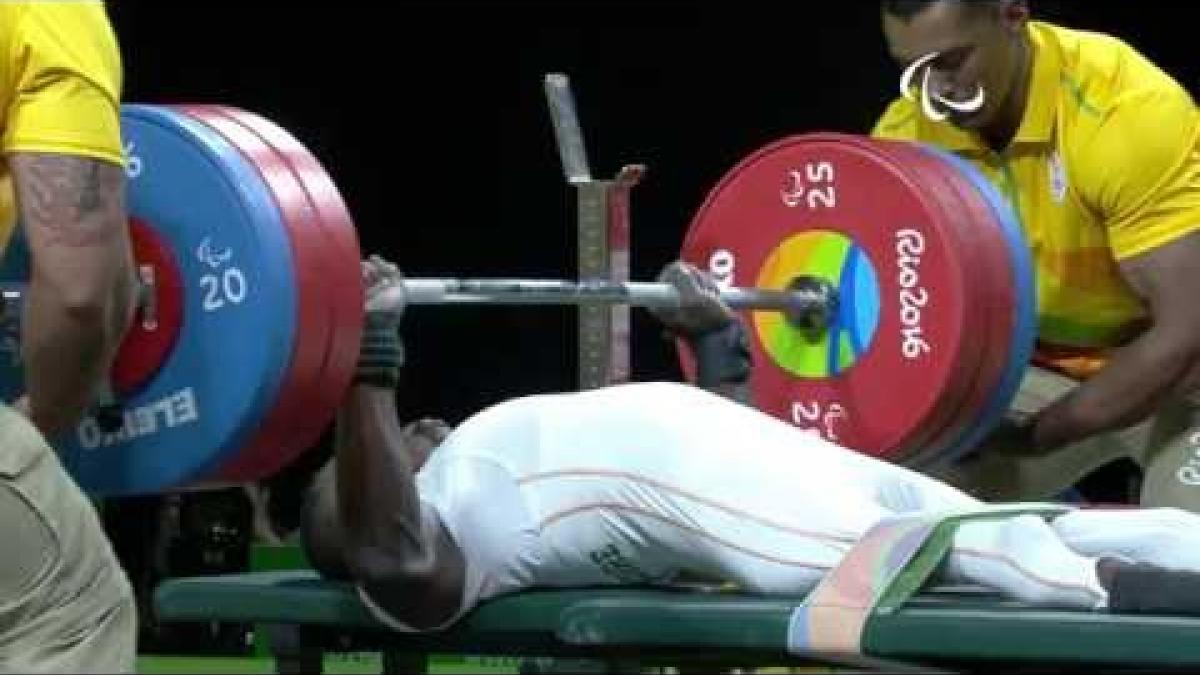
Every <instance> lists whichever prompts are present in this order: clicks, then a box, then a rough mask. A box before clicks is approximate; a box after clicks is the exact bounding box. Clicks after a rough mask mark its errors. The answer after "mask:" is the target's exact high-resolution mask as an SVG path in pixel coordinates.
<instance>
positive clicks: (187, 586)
mask: <svg viewBox="0 0 1200 675" xmlns="http://www.w3.org/2000/svg"><path fill="white" fill-rule="evenodd" d="M797 603H798V600H788V599H775V598H772V599H765V598H755V597H752V596H746V595H738V594H732V593H715V592H691V591H673V590H641V589H610V588H605V589H583V590H564V591H556V590H538V591H530V592H525V593H521V594H519V595H513V596H508V597H501V598H496V599H493V600H492V601H490V602H488V603H485V604H484V605H482V606H480V607H479V608H478V609H476V610H475V611H474V612H472V613H471V614H470V615H468V616H467V617H466V618H464V619H463V621H462V622H460V623H459V624H458V625H457V626H456V627H455V628H454V629H453V630H451V631H447V632H446V633H443V634H441V635H438V636H413V635H403V634H399V633H394V634H389V635H388V637H387V639H388V640H392V639H394V640H395V641H396V643H397V644H398V645H404V646H408V647H409V648H412V647H417V646H419V645H420V644H421V643H422V642H429V644H431V645H437V646H439V647H447V646H451V647H453V646H460V647H468V648H469V647H470V646H472V645H475V644H492V645H496V644H501V645H502V644H506V643H507V642H512V641H517V640H522V641H534V642H540V643H544V644H550V643H555V642H557V643H559V644H567V645H575V646H596V647H613V646H623V647H642V646H644V647H646V648H649V649H656V648H667V647H670V648H679V649H681V650H682V651H684V652H685V653H686V652H687V651H688V650H689V649H690V648H695V649H697V650H709V651H731V652H733V651H749V652H765V653H768V654H776V655H785V654H786V649H787V631H788V624H789V620H790V618H791V615H792V610H793V609H794V607H795V606H796V604H797ZM155 605H156V609H157V613H158V618H159V620H160V621H164V622H180V621H211V620H220V621H230V622H248V623H276V624H297V625H305V626H328V627H336V628H339V629H342V630H348V631H354V630H365V631H380V630H383V627H382V626H381V624H379V623H378V622H376V621H375V619H374V618H373V617H372V616H371V615H370V614H369V613H368V611H367V610H366V609H365V608H364V607H363V605H362V604H361V603H360V602H359V599H358V597H357V595H355V593H354V592H353V590H352V588H351V587H350V586H349V585H347V584H340V583H330V582H326V581H322V580H320V579H318V578H317V576H316V575H315V574H314V573H313V572H311V571H308V570H291V571H272V572H257V573H250V574H242V575H228V576H214V577H197V578H182V579H172V580H168V581H166V582H164V583H163V584H162V585H161V586H160V587H159V588H158V590H157V593H156V598H155ZM866 646H867V652H868V654H869V655H870V656H872V657H878V658H884V659H891V660H896V661H925V662H956V661H993V660H994V661H1012V662H1026V663H1029V662H1033V663H1047V662H1049V663H1053V662H1068V663H1077V664H1099V665H1122V664H1127V665H1141V666H1160V667H1162V666H1187V665H1192V666H1200V619H1196V618H1182V617H1157V616H1151V617H1147V616H1140V617H1134V616H1117V615H1111V614H1105V613H1100V612H1096V613H1090V612H1073V611H1049V610H1041V609H1029V608H1027V607H1022V606H1020V605H1018V604H1016V603H1012V602H1007V601H1004V600H1001V599H999V598H997V597H995V596H992V595H988V594H985V593H981V592H957V593H956V592H947V593H935V594H927V595H921V596H918V597H916V598H914V599H913V600H911V601H910V602H909V603H908V604H907V605H905V606H904V607H903V608H901V609H899V610H898V611H896V612H893V613H890V614H886V615H877V616H874V617H872V619H871V621H870V624H869V626H868V629H867V637H866Z"/></svg>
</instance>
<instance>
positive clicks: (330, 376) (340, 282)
mask: <svg viewBox="0 0 1200 675" xmlns="http://www.w3.org/2000/svg"><path fill="white" fill-rule="evenodd" d="M200 109H203V110H204V111H206V112H211V113H212V114H215V115H221V116H222V117H224V118H226V119H228V120H231V121H235V122H237V123H238V124H239V125H241V126H242V127H244V128H245V129H248V130H250V131H252V132H253V133H254V134H256V135H257V136H258V138H259V139H260V140H261V141H262V142H264V143H265V144H267V145H268V146H270V147H271V148H272V149H273V150H274V151H275V152H276V153H277V154H278V155H279V156H280V157H281V158H282V159H283V160H284V162H285V163H286V164H287V165H288V166H289V167H290V169H291V171H292V174H293V175H294V176H295V177H296V179H297V180H298V181H299V182H300V185H301V186H302V187H303V188H304V190H305V192H306V193H307V194H308V196H309V203H310V204H311V206H312V208H313V209H314V210H315V213H316V215H317V216H318V224H319V225H320V227H321V229H322V230H323V232H324V234H325V239H324V242H325V248H324V249H323V251H322V254H323V259H324V261H325V275H324V278H323V280H322V283H323V284H324V286H325V287H326V290H327V291H328V292H329V294H330V302H331V306H332V309H333V315H332V321H333V323H332V329H333V330H332V332H331V333H330V334H329V342H328V346H327V349H326V359H325V366H324V368H323V369H322V370H321V373H320V377H319V383H320V385H319V394H320V398H319V400H318V401H316V402H315V404H314V405H313V406H312V407H311V408H309V409H306V410H305V411H304V412H303V417H299V418H295V419H293V420H292V424H293V427H294V428H293V433H294V438H293V441H294V442H296V443H299V444H300V445H301V446H302V447H307V446H308V445H311V444H312V443H313V442H315V441H316V439H317V438H318V437H319V435H320V434H321V432H322V431H323V430H324V429H325V428H326V427H327V426H328V424H329V423H330V422H331V421H332V419H333V416H334V414H335V413H336V411H337V407H338V406H339V405H340V404H341V402H342V400H343V398H344V396H345V394H346V391H347V389H348V388H349V386H350V380H351V378H352V377H353V375H354V367H355V364H356V363H357V362H358V352H359V345H360V343H361V340H362V320H363V301H364V298H363V288H362V276H361V267H360V263H361V260H362V254H361V252H360V249H359V245H358V231H357V230H356V229H355V227H354V219H353V217H352V216H351V215H350V210H349V209H348V208H347V207H346V203H345V201H344V200H343V199H342V196H341V194H340V193H339V192H338V189H337V186H336V185H335V184H334V182H333V179H332V178H331V177H330V175H329V174H328V173H327V172H326V171H325V169H324V167H322V166H321V164H320V162H318V161H317V159H316V158H315V157H314V156H313V155H312V153H310V152H309V151H308V149H307V148H305V147H304V146H303V145H302V144H301V143H300V142H299V141H298V140H296V139H295V138H294V137H293V136H292V135H291V134H289V133H288V132H287V131H285V130H284V129H283V128H281V127H279V126H277V125H276V124H274V123H273V122H271V121H269V120H267V119H265V118H263V117H261V116H259V115H256V114H254V113H250V112H247V111H245V110H240V109H237V108H232V107H228V106H202V107H201V108H200ZM220 476H221V478H223V479H227V480H235V479H241V480H246V479H251V478H254V477H258V476H255V471H254V467H238V466H230V467H226V468H225V469H224V470H222V471H221V472H220Z"/></svg>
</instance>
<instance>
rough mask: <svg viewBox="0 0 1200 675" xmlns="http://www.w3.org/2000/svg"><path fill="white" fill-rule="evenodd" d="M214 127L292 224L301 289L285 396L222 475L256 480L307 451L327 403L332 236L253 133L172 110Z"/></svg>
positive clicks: (201, 112)
mask: <svg viewBox="0 0 1200 675" xmlns="http://www.w3.org/2000/svg"><path fill="white" fill-rule="evenodd" d="M173 107H174V109H175V110H177V111H179V112H182V113H184V114H186V115H188V116H189V117H191V118H192V119H195V120H197V121H199V122H201V123H202V124H204V125H206V126H208V127H209V128H211V129H213V130H214V131H216V132H217V133H219V134H220V135H221V136H222V137H224V138H225V139H226V140H227V141H229V143H230V144H232V145H233V146H234V147H236V148H237V149H238V150H239V151H240V152H241V153H242V154H243V156H245V158H246V159H247V160H248V161H249V162H251V163H252V164H253V165H254V166H255V167H256V168H257V169H258V171H259V173H260V174H261V176H262V178H263V182H264V183H265V184H266V185H267V186H268V188H269V189H270V190H271V193H272V195H273V196H274V199H275V203H276V205H277V206H278V207H279V209H280V212H281V215H282V217H283V221H284V223H285V224H286V225H287V230H288V237H289V240H290V242H291V255H292V268H293V278H294V280H295V284H296V290H297V293H296V321H297V325H296V342H295V346H294V348H293V350H292V355H291V361H290V363H289V366H288V369H287V371H286V373H285V375H284V379H283V382H282V384H281V385H280V389H279V393H278V396H277V397H276V400H275V403H274V405H273V406H272V407H271V409H270V412H269V413H268V414H267V415H266V416H265V417H264V419H263V421H262V424H261V425H260V426H259V427H258V428H257V429H256V430H255V431H254V433H253V435H252V436H251V438H250V439H249V441H248V442H247V443H246V444H245V446H243V448H242V449H241V450H239V451H238V452H237V453H236V454H235V455H233V456H232V457H231V458H229V459H228V460H226V461H225V462H224V463H222V465H221V466H220V467H219V468H218V469H217V475H218V476H219V480H253V479H257V478H263V477H265V476H269V475H271V474H272V473H274V472H276V471H278V470H279V469H281V468H282V467H283V466H285V465H286V464H287V463H289V462H291V461H292V460H293V459H295V457H296V456H297V455H299V454H300V453H301V452H303V451H304V450H305V448H306V447H307V445H305V444H302V443H300V442H299V441H300V439H299V438H298V436H297V435H296V427H297V426H302V425H303V422H304V421H307V420H309V419H311V416H313V415H314V413H315V412H316V411H315V407H316V406H317V405H319V404H320V401H321V399H322V392H321V386H322V383H321V377H320V376H321V371H322V370H323V368H324V366H325V360H326V358H327V354H326V351H327V347H328V344H329V339H330V334H331V333H332V331H333V330H334V324H335V323H336V322H335V318H334V314H333V305H334V301H333V297H332V296H331V294H330V292H329V289H328V288H327V286H326V284H327V281H328V279H329V274H330V270H329V269H328V262H327V260H326V258H325V251H326V249H327V248H328V242H327V237H326V235H325V232H324V229H323V228H322V227H321V226H320V223H319V219H318V214H317V212H316V210H315V209H314V207H313V205H312V204H311V203H310V201H309V195H308V193H307V192H306V191H305V190H304V188H303V187H302V186H301V185H300V183H299V181H298V180H297V179H296V177H295V176H294V175H293V173H292V170H291V167H290V166H289V165H288V164H287V163H286V162H285V161H284V160H283V159H282V158H281V157H280V156H279V155H278V153H276V152H275V151H274V149H273V148H271V147H270V146H268V145H267V144H265V143H263V142H262V140H261V139H259V137H258V136H257V135H255V134H254V133H252V132H250V131H249V130H247V129H245V128H244V127H242V126H241V125H239V124H238V123H236V122H234V121H231V120H229V119H226V118H225V117H223V116H221V115H218V114H214V113H212V112H210V111H208V110H205V109H203V108H200V107H197V106H188V105H180V106H173Z"/></svg>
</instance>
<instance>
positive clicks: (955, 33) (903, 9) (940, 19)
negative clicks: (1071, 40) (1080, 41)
mask: <svg viewBox="0 0 1200 675" xmlns="http://www.w3.org/2000/svg"><path fill="white" fill-rule="evenodd" d="M881 9H882V19H883V32H884V36H885V38H886V40H887V48H888V51H889V52H890V54H891V56H892V58H893V59H895V61H896V62H897V63H898V64H899V65H900V67H901V69H908V68H909V67H910V66H912V65H913V64H915V63H917V62H918V61H921V60H922V59H924V58H927V57H929V56H930V55H932V54H936V55H937V56H936V57H934V58H931V59H929V60H928V61H926V62H925V64H924V65H923V66H922V67H921V69H920V71H919V72H915V74H914V77H913V79H912V84H913V86H914V87H916V88H919V87H921V86H922V84H923V83H925V84H927V85H928V90H926V91H917V92H915V93H916V94H917V95H918V96H921V95H930V98H931V99H932V105H933V107H934V108H935V109H936V110H937V112H938V113H940V114H945V115H948V118H949V120H950V121H951V122H953V123H954V124H956V125H958V126H960V127H963V128H965V129H971V130H979V129H986V128H988V127H989V126H990V125H991V124H993V123H995V122H996V121H997V117H998V115H999V114H1000V113H1001V112H1002V111H1007V112H1009V113H1010V114H1012V113H1013V111H1014V110H1015V113H1016V114H1017V115H1018V119H1019V115H1020V113H1021V112H1023V111H1024V98H1025V96H1026V94H1025V90H1026V88H1025V86H1024V83H1023V78H1026V77H1027V72H1028V71H1027V67H1026V64H1027V53H1028V49H1027V45H1026V39H1025V26H1026V23H1027V22H1028V21H1029V7H1028V4H1027V3H1026V2H1025V0H882V3H881ZM926 69H928V80H926V73H925V71H926ZM980 90H982V93H983V104H982V107H980V108H978V109H977V110H975V111H974V112H969V113H963V112H958V111H955V110H953V109H952V108H951V107H949V106H946V105H944V104H941V103H939V102H938V101H937V99H938V98H939V97H940V98H942V99H947V100H950V101H952V102H959V103H965V102H969V101H971V100H972V99H974V98H975V97H976V96H977V94H978V93H979V91H980ZM1014 97H1017V99H1018V100H1014Z"/></svg>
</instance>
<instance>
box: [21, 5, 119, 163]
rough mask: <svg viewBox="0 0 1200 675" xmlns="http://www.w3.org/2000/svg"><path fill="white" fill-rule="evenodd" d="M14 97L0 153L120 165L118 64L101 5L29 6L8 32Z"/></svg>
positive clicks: (112, 33)
mask: <svg viewBox="0 0 1200 675" xmlns="http://www.w3.org/2000/svg"><path fill="white" fill-rule="evenodd" d="M10 47H11V51H10V53H9V55H8V58H9V59H10V60H11V63H12V67H13V74H14V75H13V80H12V86H13V94H12V96H11V98H10V99H9V101H10V103H9V109H8V110H7V111H6V114H5V117H6V123H5V126H4V132H3V136H2V137H0V151H2V152H3V153H5V154H9V153H13V152H22V151H25V152H30V151H32V152H58V153H67V154H76V155H82V156H86V157H93V158H96V159H100V160H105V161H109V162H113V163H116V164H123V161H124V160H123V153H122V147H121V122H120V113H121V110H120V107H121V106H120V101H121V87H122V63H121V55H120V49H119V45H118V43H117V38H116V35H115V33H114V31H113V29H112V26H111V24H110V22H109V20H108V15H107V14H106V12H105V8H104V4H103V3H102V2H34V3H30V4H29V7H28V9H27V10H26V11H25V12H24V13H23V14H22V15H21V20H20V23H19V25H18V26H16V27H15V28H14V32H13V36H12V41H11V45H10Z"/></svg>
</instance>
